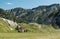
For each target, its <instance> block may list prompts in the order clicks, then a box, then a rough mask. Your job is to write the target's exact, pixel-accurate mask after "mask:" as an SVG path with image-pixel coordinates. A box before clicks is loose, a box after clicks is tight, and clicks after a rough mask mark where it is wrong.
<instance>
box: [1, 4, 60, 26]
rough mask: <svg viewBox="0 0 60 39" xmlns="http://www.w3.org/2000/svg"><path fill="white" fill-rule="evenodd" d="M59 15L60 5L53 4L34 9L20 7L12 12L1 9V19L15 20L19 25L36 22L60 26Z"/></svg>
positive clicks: (11, 10)
mask: <svg viewBox="0 0 60 39" xmlns="http://www.w3.org/2000/svg"><path fill="white" fill-rule="evenodd" d="M59 13H60V4H52V5H49V6H38V7H36V8H32V9H23V8H19V7H18V8H14V9H10V10H3V9H0V17H3V18H6V19H10V20H13V21H15V22H17V23H22V22H24V23H33V22H36V23H39V24H51V25H58V26H60V25H59V22H58V21H57V20H56V19H58V20H59V18H60V17H58V16H59V15H58V14H59ZM56 14H57V15H56ZM52 20H53V22H52ZM59 21H60V20H59ZM57 23H58V24H57Z"/></svg>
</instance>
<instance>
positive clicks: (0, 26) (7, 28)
mask: <svg viewBox="0 0 60 39" xmlns="http://www.w3.org/2000/svg"><path fill="white" fill-rule="evenodd" d="M3 19H4V18H0V32H14V31H15V30H14V27H13V25H12V26H11V25H10V24H9V23H8V22H7V20H6V21H4V20H3ZM15 27H16V26H15Z"/></svg>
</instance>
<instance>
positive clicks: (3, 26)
mask: <svg viewBox="0 0 60 39" xmlns="http://www.w3.org/2000/svg"><path fill="white" fill-rule="evenodd" d="M18 25H19V26H22V27H23V28H24V30H27V31H28V32H40V33H46V32H48V33H51V32H55V30H54V28H53V27H52V26H51V25H44V24H37V23H29V24H26V23H19V24H18ZM11 28H12V29H14V27H11V26H9V24H8V23H7V22H5V21H3V20H2V19H1V18H0V32H18V30H16V29H14V30H11ZM15 28H16V26H15Z"/></svg>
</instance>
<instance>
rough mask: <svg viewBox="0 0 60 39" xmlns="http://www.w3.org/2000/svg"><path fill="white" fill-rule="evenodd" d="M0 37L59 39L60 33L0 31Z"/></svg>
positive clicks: (13, 38)
mask: <svg viewBox="0 0 60 39" xmlns="http://www.w3.org/2000/svg"><path fill="white" fill-rule="evenodd" d="M0 39H60V33H59V32H56V33H0Z"/></svg>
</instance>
